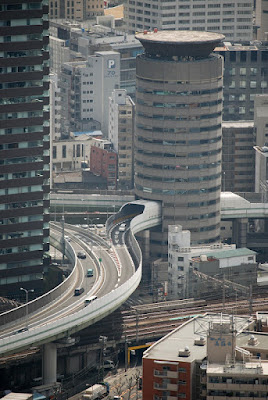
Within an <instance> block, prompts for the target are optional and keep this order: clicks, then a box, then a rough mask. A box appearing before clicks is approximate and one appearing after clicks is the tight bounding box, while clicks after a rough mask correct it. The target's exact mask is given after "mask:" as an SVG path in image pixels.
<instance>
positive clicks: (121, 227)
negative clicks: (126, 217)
mask: <svg viewBox="0 0 268 400" xmlns="http://www.w3.org/2000/svg"><path fill="white" fill-rule="evenodd" d="M126 227H127V225H126V224H121V225H120V226H119V231H120V232H124V231H125V230H126Z"/></svg>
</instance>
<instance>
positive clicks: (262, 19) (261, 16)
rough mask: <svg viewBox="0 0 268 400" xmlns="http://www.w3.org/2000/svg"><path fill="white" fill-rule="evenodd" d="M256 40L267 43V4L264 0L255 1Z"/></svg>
mask: <svg viewBox="0 0 268 400" xmlns="http://www.w3.org/2000/svg"><path fill="white" fill-rule="evenodd" d="M255 24H256V28H257V39H258V40H265V41H266V42H267V41H268V4H267V1H266V0H256V23H255Z"/></svg>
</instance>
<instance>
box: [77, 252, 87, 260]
mask: <svg viewBox="0 0 268 400" xmlns="http://www.w3.org/2000/svg"><path fill="white" fill-rule="evenodd" d="M77 257H78V258H81V259H82V260H84V259H85V258H87V256H86V253H85V252H84V251H79V252H78V253H77Z"/></svg>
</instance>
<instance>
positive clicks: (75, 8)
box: [49, 0, 104, 21]
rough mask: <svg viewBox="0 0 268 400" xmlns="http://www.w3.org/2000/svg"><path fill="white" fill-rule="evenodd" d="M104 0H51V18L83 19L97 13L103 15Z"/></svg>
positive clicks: (94, 15)
mask: <svg viewBox="0 0 268 400" xmlns="http://www.w3.org/2000/svg"><path fill="white" fill-rule="evenodd" d="M103 6H104V2H103V1H102V0H50V1H49V16H50V18H51V19H52V18H54V19H58V18H66V19H73V20H76V21H83V20H86V19H89V18H92V17H96V16H97V15H103Z"/></svg>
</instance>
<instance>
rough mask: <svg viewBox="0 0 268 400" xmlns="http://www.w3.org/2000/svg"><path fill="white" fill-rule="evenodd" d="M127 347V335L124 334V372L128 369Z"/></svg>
mask: <svg viewBox="0 0 268 400" xmlns="http://www.w3.org/2000/svg"><path fill="white" fill-rule="evenodd" d="M127 352H128V345H127V334H126V333H125V372H126V371H127V367H128V359H127Z"/></svg>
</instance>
